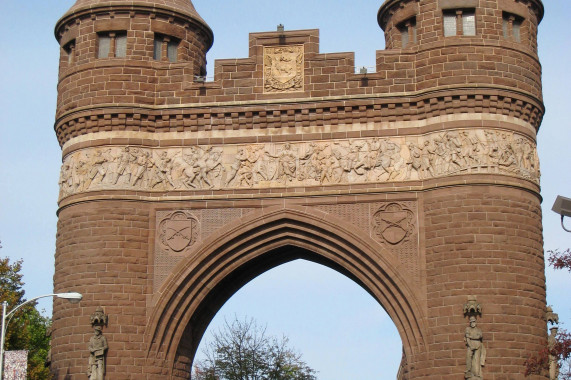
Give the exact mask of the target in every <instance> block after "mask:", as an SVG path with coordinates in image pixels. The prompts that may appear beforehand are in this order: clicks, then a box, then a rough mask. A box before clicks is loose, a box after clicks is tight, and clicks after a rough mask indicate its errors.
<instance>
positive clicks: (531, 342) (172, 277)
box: [52, 0, 547, 380]
mask: <svg viewBox="0 0 571 380" xmlns="http://www.w3.org/2000/svg"><path fill="white" fill-rule="evenodd" d="M460 8H461V9H466V8H474V9H475V15H476V16H475V17H476V36H472V37H469V36H453V37H446V38H445V37H444V36H443V29H442V28H443V26H442V12H443V10H444V9H460ZM504 12H508V13H509V14H514V15H517V16H518V17H522V18H523V20H524V21H523V24H522V33H521V37H522V38H521V42H516V41H514V40H513V39H511V38H504V35H503V31H502V22H503V17H504ZM542 15H543V5H542V4H541V2H540V1H539V0H524V1H519V0H518V1H515V0H415V1H410V0H389V1H386V2H385V4H383V6H382V7H381V9H380V11H379V24H380V25H381V27H382V28H383V29H384V30H385V36H386V40H387V47H388V49H387V50H385V51H379V52H377V70H376V72H375V73H368V74H366V75H363V74H355V73H354V58H353V54H351V53H337V54H336V53H333V54H321V53H320V52H319V33H318V31H317V30H303V31H287V32H284V33H283V34H280V33H279V32H267V33H253V34H251V35H250V53H249V57H248V58H239V59H228V60H219V61H217V62H215V72H214V78H215V79H214V81H213V82H205V83H202V82H200V81H197V80H196V76H200V75H203V74H204V71H203V70H204V65H205V56H206V51H207V50H208V49H209V47H210V45H211V44H212V32H211V31H210V29H209V28H208V26H207V25H206V24H205V23H204V21H202V19H201V18H200V16H199V15H197V14H196V11H195V10H194V8H193V7H192V4H191V3H190V1H186V0H178V1H171V2H165V1H158V0H157V1H152V0H144V1H142V0H141V1H123V0H112V1H98V0H79V1H78V2H77V3H76V4H75V5H74V7H73V8H72V9H71V10H70V11H69V12H68V13H66V15H65V16H64V17H63V18H62V19H61V20H60V21H59V22H58V24H57V26H56V38H57V39H58V41H59V42H60V44H61V61H60V73H59V74H60V82H59V87H58V90H59V95H58V109H57V114H56V122H55V132H56V135H57V138H58V141H59V144H60V145H61V146H62V153H63V157H64V158H68V157H74V160H66V161H64V166H65V165H68V168H67V169H66V170H68V171H67V173H68V174H69V175H67V176H65V177H64V178H61V179H60V183H62V184H65V186H67V188H68V189H72V190H73V191H65V192H62V197H61V199H60V210H59V214H58V215H59V223H58V236H57V250H56V271H55V276H54V284H55V291H56V292H59V291H78V292H81V293H82V294H83V295H84V299H83V301H82V302H81V304H79V305H70V304H68V303H64V302H61V301H58V300H56V301H55V303H54V325H53V326H54V331H53V341H52V342H53V349H52V355H53V358H52V370H53V372H54V374H55V377H56V379H61V380H63V379H65V380H70V379H73V380H75V379H83V378H85V372H86V369H87V368H86V366H87V361H88V351H87V344H88V342H89V338H90V336H91V331H90V330H91V329H90V325H89V316H90V314H91V313H92V312H93V310H94V308H96V307H97V306H102V307H103V308H104V310H105V313H106V314H108V315H109V324H108V327H106V328H105V336H106V338H107V340H108V344H109V350H108V353H107V374H106V379H108V380H125V379H133V380H134V379H137V380H140V379H148V380H150V379H161V380H162V379H186V378H188V373H189V371H190V366H191V363H192V359H193V357H194V354H195V351H196V348H197V345H198V342H199V340H200V338H201V337H202V334H203V333H204V331H205V329H206V327H207V326H208V323H209V322H210V320H211V318H212V317H213V316H214V314H215V313H216V312H217V311H218V309H219V308H220V307H221V305H222V304H223V303H224V302H225V301H226V300H227V299H228V298H229V297H231V296H232V294H233V293H234V292H235V291H237V290H238V289H239V288H240V287H241V286H242V285H243V284H245V283H246V282H248V281H249V280H250V279H252V278H254V277H256V276H257V275H259V274H261V273H263V272H265V271H267V270H269V269H271V268H273V267H275V266H277V265H279V264H282V263H285V262H288V261H291V260H294V259H297V258H303V259H308V260H313V261H316V262H318V263H321V264H324V265H327V266H329V267H331V268H333V269H335V270H338V271H339V272H341V273H343V274H345V275H347V276H348V277H349V278H351V279H353V280H354V281H356V282H357V283H359V284H360V285H362V286H363V287H364V288H365V289H367V290H368V291H369V293H370V294H371V295H372V296H373V297H375V299H377V300H378V301H379V302H380V303H381V304H382V305H383V307H384V308H385V310H386V311H387V313H388V314H389V315H390V317H391V318H392V320H393V322H394V323H395V326H396V328H397V330H398V331H399V334H400V336H401V338H402V342H403V348H404V354H405V355H404V358H403V362H402V364H401V369H400V371H399V373H401V374H402V378H403V379H416V378H428V379H441V380H442V379H450V380H452V379H461V378H463V376H464V370H465V345H464V342H463V333H464V331H465V328H466V326H467V320H466V318H465V317H464V316H463V314H462V308H463V305H464V303H465V302H466V300H467V297H468V296H470V295H475V296H476V297H477V299H478V302H479V303H480V304H481V305H482V306H483V312H482V316H481V317H479V318H478V327H480V328H481V329H482V331H483V334H484V344H485V345H486V348H487V352H488V358H487V361H486V366H485V367H484V378H485V379H487V380H488V379H490V380H504V379H521V378H523V371H524V367H523V362H524V360H525V359H526V358H527V357H528V356H529V355H530V354H531V353H534V352H536V351H538V350H539V349H540V348H541V347H542V346H543V345H545V344H546V339H547V335H546V331H545V330H546V329H545V320H544V313H545V278H544V261H543V250H542V232H541V214H540V196H539V185H538V182H537V180H536V179H537V178H535V180H534V179H531V178H530V177H529V176H526V175H524V174H525V173H523V174H522V172H521V171H520V172H515V171H511V170H512V169H511V168H512V167H513V166H514V165H515V163H514V160H515V161H517V163H518V164H519V165H520V167H521V165H522V162H524V161H526V160H527V161H526V162H527V164H529V162H530V161H529V158H528V156H525V155H524V154H522V153H521V152H520V153H517V154H512V153H513V151H514V145H515V144H512V143H502V142H501V141H512V140H509V139H504V140H501V139H499V140H498V141H499V142H498V143H495V142H494V141H493V139H490V140H486V141H487V145H486V146H480V145H478V144H475V145H474V146H478V149H480V150H479V151H477V152H474V155H475V156H479V157H493V158H494V159H495V160H496V161H495V162H497V163H498V164H497V165H498V166H497V169H494V168H490V167H487V168H486V170H480V169H479V168H477V169H470V172H469V173H467V172H461V171H457V172H452V171H450V172H447V171H443V172H441V173H444V174H443V175H440V176H431V177H430V178H429V177H428V176H425V177H422V178H421V176H420V175H416V176H413V177H409V178H408V179H407V180H406V181H405V180H402V179H399V178H392V179H390V180H385V179H383V178H385V177H386V176H387V175H386V174H384V176H385V177H379V178H381V179H379V178H375V179H374V180H373V179H367V178H365V177H359V178H361V179H363V180H359V181H356V180H354V179H352V178H357V177H358V176H361V175H362V174H359V172H358V170H360V169H358V167H356V166H354V167H351V166H350V167H347V168H345V169H343V170H345V171H346V172H348V173H349V174H350V175H348V176H347V178H348V179H347V181H340V182H339V183H327V184H323V183H321V184H320V183H316V184H313V185H312V186H310V185H308V183H309V182H307V181H305V182H304V181H303V180H299V179H297V180H291V181H287V180H286V181H285V183H284V184H283V185H280V184H279V183H278V182H277V181H274V182H272V186H268V187H264V186H256V187H253V186H252V187H250V188H249V187H248V186H235V187H231V186H230V187H229V186H226V187H223V186H221V187H218V188H210V187H208V186H205V185H204V183H203V184H202V186H196V187H192V186H187V187H184V186H179V187H176V186H170V187H169V185H168V175H169V173H170V170H172V169H169V168H168V167H166V166H161V165H162V164H160V162H161V161H160V160H154V161H153V162H154V163H153V164H152V165H149V167H146V168H145V169H144V171H145V173H149V172H153V173H154V176H155V177H157V178H162V185H161V186H163V187H157V186H155V185H153V183H152V182H151V185H150V187H149V186H147V187H145V186H127V185H129V184H130V182H128V181H129V179H125V178H127V177H126V176H125V175H124V174H123V173H127V172H129V171H131V172H129V174H130V176H133V175H134V174H133V173H134V171H135V169H136V168H137V167H141V165H139V166H137V165H134V164H133V162H134V161H128V160H127V161H128V162H127V163H124V166H121V165H122V163H121V158H120V157H121V155H120V154H119V153H113V154H114V155H115V156H113V158H112V159H109V160H108V161H107V162H106V164H105V165H103V164H102V162H103V161H102V162H99V163H98V162H96V161H97V158H96V155H94V154H91V153H89V155H88V154H87V153H86V152H94V151H98V150H100V151H107V152H121V151H124V148H125V147H130V148H138V149H139V150H138V152H142V151H146V152H149V151H153V152H156V153H154V154H155V155H156V156H160V153H161V152H166V151H171V152H175V151H177V150H178V151H180V152H182V153H181V154H184V152H185V149H187V150H189V149H191V148H192V149H198V148H197V147H201V148H199V149H207V148H206V146H217V147H221V146H224V147H225V149H227V151H228V152H238V149H237V146H246V147H247V146H253V145H256V146H263V145H272V144H274V145H275V146H278V147H283V146H285V145H286V143H287V142H291V143H292V144H291V145H292V146H293V147H298V146H307V145H308V144H309V143H312V142H313V143H319V144H328V143H329V144H331V145H334V144H335V143H337V144H340V143H341V142H343V141H347V140H349V141H353V142H359V141H373V140H371V139H373V138H380V139H383V138H385V139H394V140H395V141H396V140H398V141H401V140H402V142H403V145H402V146H405V145H404V143H410V142H411V141H417V142H420V141H427V140H430V141H433V140H437V138H438V137H439V136H440V137H442V138H445V137H446V136H447V134H449V133H451V132H453V131H459V130H470V131H471V132H472V134H468V135H469V136H472V137H474V136H476V132H475V131H476V130H480V131H481V130H488V131H493V132H494V133H491V132H490V133H491V134H490V136H492V135H494V136H518V138H519V139H520V140H519V141H524V140H525V141H526V143H527V144H528V145H529V148H530V149H529V150H528V153H529V152H532V151H534V150H535V144H536V133H537V130H538V128H539V126H540V124H541V120H542V116H543V112H544V107H543V103H542V96H541V77H540V75H541V68H540V64H539V61H538V58H537V52H536V48H537V44H536V33H537V24H538V23H539V22H540V20H541V18H542ZM412 17H415V19H416V28H417V42H416V43H413V44H410V45H409V46H407V47H406V49H401V46H402V41H401V40H400V39H401V30H399V27H400V26H401V25H402V22H403V21H406V20H408V19H410V18H412ZM109 32H126V35H127V49H126V56H125V57H123V58H97V50H98V43H99V42H98V33H109ZM155 34H158V35H161V36H170V37H171V38H173V39H176V40H180V44H179V46H178V51H177V62H175V63H171V62H169V61H168V60H162V61H155V60H154V59H153V43H154V39H155ZM508 37H509V36H508ZM281 45H286V46H303V82H300V81H299V80H297V79H296V80H295V81H291V80H290V79H291V78H290V77H288V75H289V74H288V71H289V70H287V67H286V70H283V71H281V72H278V73H273V72H272V70H274V69H275V70H277V71H280V70H282V69H283V67H281V66H280V65H275V63H271V64H268V62H266V64H264V50H265V49H266V51H270V50H267V48H268V47H275V46H281ZM271 52H272V54H277V55H279V54H282V53H283V52H280V50H279V48H278V49H273V48H272V49H271ZM296 52H297V48H296ZM295 56H296V57H297V56H298V55H297V54H296V55H295ZM286 58H287V57H286ZM283 62H288V59H284V61H283ZM299 62H301V61H297V63H298V64H299ZM286 65H290V66H289V67H290V68H293V67H294V66H293V62H289V63H286ZM264 67H266V69H267V68H268V67H269V68H270V69H271V70H266V74H267V75H272V76H273V78H274V79H276V80H275V81H274V82H272V83H273V86H274V87H272V89H271V91H270V92H268V91H264ZM296 67H297V66H296ZM296 70H297V68H296ZM296 78H298V77H296ZM280 81H281V82H280ZM296 81H297V82H296ZM290 82H291V83H294V82H295V83H297V84H296V86H297V87H288V86H289V83H290ZM299 83H303V86H300V85H299ZM282 87H283V88H282ZM282 90H283V91H282ZM428 137H430V139H429V138H428ZM522 139H523V140H522ZM500 140H501V141H500ZM450 141H451V140H450ZM302 143H303V144H302ZM356 145H358V144H353V145H352V146H356ZM444 145H445V150H446V152H447V153H446V154H445V155H444V156H441V157H444V158H445V159H444V162H446V160H448V162H449V163H450V162H453V161H454V160H462V159H464V160H465V162H466V160H467V156H466V155H467V154H468V153H467V152H466V151H465V150H461V149H456V150H455V149H454V147H453V143H452V142H449V143H447V144H444ZM232 149H234V150H232ZM355 149H356V151H354V152H353V153H354V154H355V155H356V157H361V156H362V155H363V154H364V152H365V151H366V150H364V148H363V149H361V148H355ZM278 150H279V149H278ZM270 151H271V152H273V153H272V154H277V152H274V151H273V150H271V149H270ZM195 152H196V150H195ZM303 152H305V150H303ZM368 152H369V153H370V152H371V151H370V150H369V151H368ZM510 152H512V153H510ZM381 153H383V152H381ZM383 154H385V156H384V157H385V158H386V152H385V153H383ZM431 154H437V153H436V152H434V153H431ZM173 155H174V153H173ZM123 156H125V155H123ZM179 156H180V155H179ZM381 156H382V154H381ZM411 156H412V155H411V154H410V152H409V153H407V154H405V155H403V156H401V158H403V157H408V159H407V160H408V161H409V162H408V163H407V162H404V161H407V160H404V161H403V162H401V164H400V165H407V164H411V163H412V161H413V160H412V159H411V158H410V157H411ZM87 157H89V160H87ZM125 157H126V156H125ZM180 160H181V158H180V157H179V159H178V162H179V163H181V161H180ZM510 160H511V161H510ZM317 161H319V160H316V161H315V162H316V165H317ZM69 162H72V163H73V164H69ZM165 162H166V161H165ZM284 162H286V161H281V163H282V164H284ZM389 162H390V160H389ZM286 163H287V162H286ZM231 164H232V160H230V161H228V162H227V163H226V166H227V167H226V168H225V170H226V171H230V170H232V168H231ZM112 165H114V166H112ZM193 165H194V166H193ZM284 165H285V164H284ZM391 165H396V163H395V162H393V163H392V164H391ZM446 165H448V164H446ZM523 166H524V167H525V165H523ZM246 167H247V165H246ZM179 169H180V168H179ZM187 169H188V170H189V171H190V172H189V173H187V174H186V175H187V176H189V177H192V175H195V174H196V173H198V171H199V169H200V170H204V171H205V173H206V172H207V171H208V170H210V169H208V164H206V163H205V162H201V163H198V162H194V163H193V164H192V165H190V167H189V168H187ZM533 169H534V170H536V171H537V170H538V168H537V167H536V165H535V164H533ZM98 170H101V172H98ZM193 170H197V172H193ZM271 170H274V169H271ZM271 170H269V171H270V172H271ZM276 170H278V169H276ZM282 170H288V171H290V174H292V173H293V172H294V171H296V170H297V166H295V165H292V166H289V167H285V166H284V167H282ZM400 170H403V167H402V166H401V167H400ZM107 173H115V175H116V178H118V177H119V174H120V175H123V176H124V177H125V178H123V179H122V181H123V182H119V183H117V182H116V180H113V179H107V180H106V181H107V182H106V183H105V186H103V185H101V186H92V187H89V185H85V178H89V179H90V180H91V179H93V178H94V177H96V176H97V175H99V176H100V177H101V176H103V175H104V174H105V175H107ZM247 174H248V173H246V175H247ZM80 177H81V178H80ZM286 177H287V176H286ZM181 178H183V177H181ZM113 181H115V182H113ZM146 183H147V184H148V183H149V182H146ZM81 184H84V185H81ZM116 185H117V186H116ZM78 189H79V190H78ZM390 205H393V206H391V207H389V206H390ZM177 211H180V212H182V213H183V214H184V215H187V217H186V219H185V218H182V219H181V220H182V221H181V220H178V221H174V219H169V218H170V216H172V215H174V214H173V213H175V212H177ZM165 220H168V221H169V222H168V223H171V222H172V223H171V224H170V226H171V227H173V229H172V230H169V231H170V232H169V233H180V234H181V235H180V236H178V239H180V240H179V242H180V241H183V242H184V241H185V240H184V239H187V240H188V244H186V245H182V246H180V247H179V248H180V249H178V248H177V249H175V250H172V249H171V250H169V249H166V248H165V247H168V244H165V242H164V239H168V237H169V235H168V233H167V230H168V228H167V229H166V228H165V224H164V223H163V222H164V221H165ZM185 220H187V221H188V220H192V223H194V224H192V223H191V224H190V226H191V229H192V228H197V230H195V233H196V235H192V237H189V236H184V234H185V233H186V232H185V231H187V230H186V229H185V228H187V227H188V226H187V225H185V224H184V223H185ZM162 223H163V224H162ZM177 223H179V224H177ZM189 223H190V222H189ZM387 228H388V229H387ZM173 231H174V232H173ZM188 231H190V230H188ZM188 231H187V232H188ZM222 232H223V233H222ZM159 239H163V240H162V241H159Z"/></svg>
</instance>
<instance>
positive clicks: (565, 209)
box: [551, 195, 571, 232]
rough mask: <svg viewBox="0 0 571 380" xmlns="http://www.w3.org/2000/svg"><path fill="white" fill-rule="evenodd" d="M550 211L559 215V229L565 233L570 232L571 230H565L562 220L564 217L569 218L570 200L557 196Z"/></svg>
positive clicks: (570, 211) (570, 212)
mask: <svg viewBox="0 0 571 380" xmlns="http://www.w3.org/2000/svg"><path fill="white" fill-rule="evenodd" d="M551 210H552V211H555V212H556V213H558V214H559V215H561V227H562V228H563V229H564V230H565V231H567V232H571V230H568V229H567V228H565V225H563V218H564V217H566V216H571V199H569V198H565V197H562V196H561V195H558V196H557V199H555V203H554V204H553V207H552V208H551Z"/></svg>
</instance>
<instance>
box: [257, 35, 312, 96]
mask: <svg viewBox="0 0 571 380" xmlns="http://www.w3.org/2000/svg"><path fill="white" fill-rule="evenodd" d="M295 91H303V46H302V45H294V46H275V47H264V92H295Z"/></svg>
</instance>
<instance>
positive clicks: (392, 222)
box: [373, 203, 415, 245]
mask: <svg viewBox="0 0 571 380" xmlns="http://www.w3.org/2000/svg"><path fill="white" fill-rule="evenodd" d="M373 224H374V226H373V231H374V232H375V235H376V236H377V237H378V238H379V239H381V240H383V241H386V242H387V243H389V244H393V245H395V244H399V243H401V242H403V241H406V239H408V238H409V237H410V236H411V235H412V233H413V232H414V230H415V223H414V213H413V212H412V211H411V210H409V209H406V208H403V206H402V205H400V204H398V203H390V204H388V205H386V206H385V207H382V208H380V209H379V210H378V211H377V212H376V213H375V215H374V216H373Z"/></svg>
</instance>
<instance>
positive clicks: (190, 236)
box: [158, 211, 198, 253]
mask: <svg viewBox="0 0 571 380" xmlns="http://www.w3.org/2000/svg"><path fill="white" fill-rule="evenodd" d="M158 230H159V231H158V232H159V239H158V240H159V243H160V245H161V248H162V249H164V250H166V251H172V252H176V253H180V252H183V251H184V250H185V249H186V248H188V247H190V246H191V245H192V244H193V243H194V242H195V241H196V238H197V236H198V221H197V219H196V218H195V217H194V216H192V214H190V213H188V212H185V211H175V212H173V213H171V214H169V215H167V217H165V218H164V219H163V220H162V221H161V222H160V223H159V228H158Z"/></svg>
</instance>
